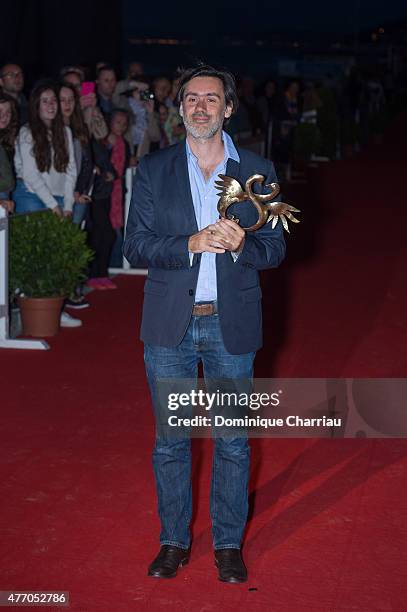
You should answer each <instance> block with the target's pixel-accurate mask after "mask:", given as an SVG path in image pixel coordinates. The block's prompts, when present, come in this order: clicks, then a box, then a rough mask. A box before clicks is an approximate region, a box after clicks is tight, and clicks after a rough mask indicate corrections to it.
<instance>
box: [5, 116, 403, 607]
mask: <svg viewBox="0 0 407 612" xmlns="http://www.w3.org/2000/svg"><path fill="white" fill-rule="evenodd" d="M402 125H404V123H403V124H402ZM396 133H397V134H400V129H399V130H398V131H397V132H396ZM400 138H401V137H400ZM390 142H392V141H390ZM386 151H387V153H386ZM385 154H386V155H387V156H386V155H385ZM389 154H391V155H389ZM396 154H397V155H399V153H398V151H395V149H393V148H391V147H389V146H388V147H387V149H386V147H382V148H381V149H380V150H378V151H373V152H370V153H369V154H368V153H366V154H365V155H361V156H360V157H359V158H358V159H356V160H352V161H349V162H341V163H335V164H331V165H329V166H326V167H325V168H320V169H318V170H315V171H313V172H312V175H311V178H310V182H309V183H308V185H306V186H304V187H303V186H301V187H299V186H296V187H295V189H294V188H292V190H291V193H290V201H293V202H295V203H296V204H297V205H298V208H301V210H302V211H303V213H302V215H301V218H302V219H303V223H302V224H301V225H299V226H296V227H294V228H293V230H292V236H291V237H290V238H289V256H288V258H287V261H286V262H285V264H284V265H283V266H282V267H281V268H280V269H279V270H276V271H271V272H266V273H265V274H264V275H263V293H264V319H265V348H264V349H263V350H262V351H260V352H259V355H258V358H257V372H256V373H257V375H258V376H271V375H273V376H281V377H290V376H305V377H307V376H332V377H341V376H349V377H351V376H372V377H386V376H387V377H402V376H406V371H407V348H406V347H407V326H406V317H405V313H406V307H407V288H406V283H405V272H404V270H405V262H406V257H405V256H406V244H405V243H406V241H405V238H404V232H405V227H406V221H407V207H406V204H405V196H404V173H405V170H404V168H405V164H402V162H401V158H400V156H398V158H395V156H396ZM143 282H144V281H143V279H142V278H134V277H131V278H130V277H120V278H119V279H118V284H119V290H118V291H116V292H114V291H111V292H99V293H96V294H92V295H91V298H90V301H91V303H92V308H90V309H88V310H87V311H84V312H83V314H82V313H80V315H79V316H80V317H81V318H82V319H83V322H84V325H83V327H82V328H80V329H72V330H69V329H68V330H67V329H64V330H62V331H61V333H60V334H59V335H58V336H57V337H56V338H55V339H51V341H50V344H51V346H52V350H50V351H48V352H44V353H41V352H29V351H27V352H18V351H6V350H3V351H2V352H0V371H1V381H2V383H1V408H2V419H1V426H2V427H1V429H2V432H1V433H2V435H1V442H2V444H1V448H0V453H1V472H2V478H1V499H2V511H1V560H0V568H1V573H0V576H1V578H0V590H10V589H18V590H36V591H38V590H48V591H49V590H51V589H54V590H66V591H70V597H71V608H70V609H72V610H75V611H89V612H93V611H94V610H95V611H96V610H98V611H99V610H100V611H106V612H114V611H131V610H145V609H152V610H161V609H168V610H185V611H186V610H188V611H198V610H199V611H205V612H209V611H212V610H215V609H217V608H219V607H221V608H223V609H224V610H246V609H252V610H273V611H281V612H286V611H288V612H291V611H293V612H294V611H304V612H305V611H307V612H308V611H309V610H312V611H313V612H314V611H315V612H327V611H335V612H345V611H350V610H351V611H354V612H367V611H369V612H370V611H373V610H378V611H379V610H380V611H395V612H399V611H402V610H405V608H406V600H407V588H406V584H407V582H406V578H407V577H406V568H407V558H406V557H407V553H406V550H407V527H406V516H407V494H406V490H405V474H406V466H407V460H406V454H407V443H406V442H405V441H404V440H389V439H388V440H363V439H357V440H311V439H309V440H298V439H297V440H296V439H293V440H274V439H273V440H267V439H262V440H255V441H253V442H252V449H253V450H252V480H251V491H252V493H251V518H250V521H249V524H248V530H247V535H246V540H245V548H244V551H245V559H246V561H247V564H248V567H249V576H250V578H249V582H248V583H247V584H244V585H225V584H222V583H220V582H218V581H217V579H216V570H215V568H214V566H213V559H212V551H211V534H210V523H209V499H208V494H209V478H210V461H211V443H210V441H207V440H205V441H196V442H195V451H196V452H195V464H194V472H195V480H194V482H195V485H196V486H195V516H194V523H193V533H194V547H193V554H192V559H191V562H190V564H189V565H188V566H187V567H186V568H184V569H183V570H182V571H180V574H179V576H178V578H177V579H176V580H170V581H168V582H166V581H160V580H155V579H152V578H148V577H147V576H146V567H147V565H148V563H149V562H150V561H151V559H152V558H153V556H154V555H155V554H156V552H157V550H158V546H157V539H158V530H159V525H158V520H157V518H156V512H155V494H154V483H153V476H152V469H151V459H150V454H151V447H152V443H153V420H152V415H151V410H150V405H149V398H148V392H147V386H146V382H145V378H144V371H143V360H142V345H141V343H140V342H139V341H138V340H137V338H138V327H139V317H140V306H141V299H142V285H143ZM268 287H270V289H268Z"/></svg>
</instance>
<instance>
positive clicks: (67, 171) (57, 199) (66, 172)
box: [13, 81, 82, 327]
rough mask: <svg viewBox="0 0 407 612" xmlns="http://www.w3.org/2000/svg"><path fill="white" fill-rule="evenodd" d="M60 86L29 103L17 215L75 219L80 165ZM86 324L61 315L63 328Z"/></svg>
mask: <svg viewBox="0 0 407 612" xmlns="http://www.w3.org/2000/svg"><path fill="white" fill-rule="evenodd" d="M58 93H59V91H58V86H57V85H56V84H55V83H54V82H52V81H42V82H40V83H38V84H37V85H36V86H35V87H34V89H33V90H32V92H31V95H30V100H29V107H28V113H29V119H28V124H27V125H25V126H23V127H22V128H21V129H20V131H19V134H18V138H17V142H16V151H15V156H14V166H15V170H16V176H17V186H16V189H15V191H14V193H13V200H14V202H15V205H16V212H18V213H23V212H31V211H37V210H46V209H47V208H48V209H50V210H52V212H53V213H55V214H56V215H58V217H61V218H62V217H63V216H72V208H73V204H74V190H75V183H76V165H75V157H74V149H73V141H72V133H71V130H70V128H69V127H67V126H64V122H63V119H62V114H61V110H60V106H59V100H58ZM80 325H82V322H81V321H80V320H79V319H73V318H72V317H70V316H69V315H68V314H67V313H65V312H62V314H61V326H62V327H79V326H80Z"/></svg>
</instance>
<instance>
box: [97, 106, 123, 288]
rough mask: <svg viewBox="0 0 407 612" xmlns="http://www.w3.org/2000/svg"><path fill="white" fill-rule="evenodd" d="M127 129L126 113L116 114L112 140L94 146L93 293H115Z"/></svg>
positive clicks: (112, 122)
mask: <svg viewBox="0 0 407 612" xmlns="http://www.w3.org/2000/svg"><path fill="white" fill-rule="evenodd" d="M127 128H128V115H127V113H126V111H123V110H116V111H113V113H112V115H111V117H110V132H109V136H108V137H107V138H106V139H104V140H99V141H94V143H93V153H94V161H95V164H96V168H97V174H96V178H95V184H94V189H93V194H92V202H91V205H90V227H89V244H90V247H91V248H92V249H93V250H94V251H95V258H94V260H93V261H92V264H91V271H90V277H91V278H89V280H88V283H87V284H88V286H89V287H92V288H93V289H116V285H115V283H113V282H112V281H111V280H110V279H109V278H108V265H109V258H110V253H111V251H112V247H113V244H114V242H115V240H116V237H117V235H118V234H119V232H120V235H121V228H122V227H123V197H124V189H123V183H124V175H125V171H126V168H127V166H128V163H129V158H130V150H129V145H128V143H127V142H126V141H125V139H124V138H123V136H124V134H125V132H126V130H127ZM116 230H117V231H116Z"/></svg>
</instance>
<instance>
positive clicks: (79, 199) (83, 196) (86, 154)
mask: <svg viewBox="0 0 407 612" xmlns="http://www.w3.org/2000/svg"><path fill="white" fill-rule="evenodd" d="M59 101H60V104H61V112H62V118H63V120H64V124H65V125H67V126H69V127H70V128H71V131H72V138H73V147H74V154H75V164H76V171H77V175H78V178H77V180H76V186H75V193H74V196H75V203H74V207H73V218H72V221H73V223H76V224H78V225H80V224H81V223H82V221H83V220H84V218H85V216H86V206H87V204H89V202H90V200H91V198H90V195H89V191H90V188H91V185H92V178H93V160H92V151H91V146H90V142H89V132H88V128H87V126H86V124H85V122H84V119H83V115H82V111H81V108H80V105H79V96H78V93H77V90H76V89H75V87H74V86H73V85H71V84H69V83H65V84H63V85H62V86H61V89H60V90H59Z"/></svg>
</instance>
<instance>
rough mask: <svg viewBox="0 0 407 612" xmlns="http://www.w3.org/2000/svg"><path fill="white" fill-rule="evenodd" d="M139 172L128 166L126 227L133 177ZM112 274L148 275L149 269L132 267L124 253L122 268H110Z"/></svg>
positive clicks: (125, 204) (125, 210) (125, 207)
mask: <svg viewBox="0 0 407 612" xmlns="http://www.w3.org/2000/svg"><path fill="white" fill-rule="evenodd" d="M136 172H137V168H127V170H126V197H125V200H124V228H126V224H127V217H128V216H129V208H130V202H131V194H132V192H133V178H134V175H135V174H136ZM109 272H110V273H111V274H134V275H138V276H146V274H147V270H145V269H144V268H132V267H131V266H130V264H129V262H128V261H127V259H126V258H125V256H124V255H123V264H122V267H121V268H109Z"/></svg>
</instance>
